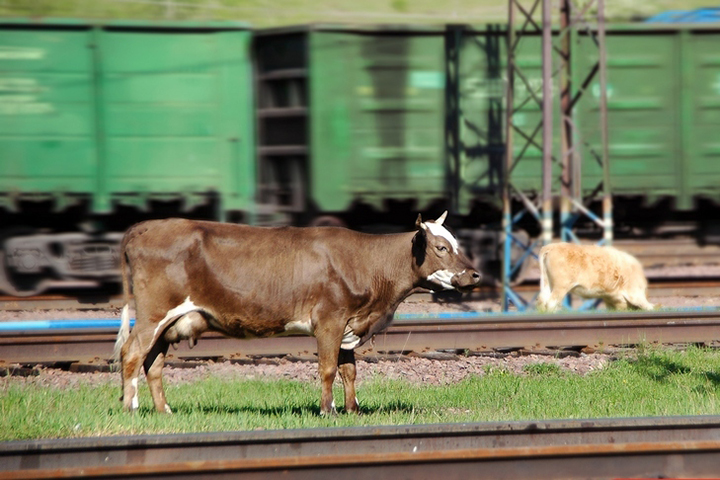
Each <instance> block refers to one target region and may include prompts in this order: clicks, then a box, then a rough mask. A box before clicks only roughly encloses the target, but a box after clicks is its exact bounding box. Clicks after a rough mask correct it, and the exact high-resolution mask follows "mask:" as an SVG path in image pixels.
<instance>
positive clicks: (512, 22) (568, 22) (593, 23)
mask: <svg viewBox="0 0 720 480" xmlns="http://www.w3.org/2000/svg"><path fill="white" fill-rule="evenodd" d="M523 4H529V8H526V6H525V5H523ZM576 4H577V2H575V1H573V0H560V29H559V31H557V32H554V31H553V28H552V9H551V2H550V0H533V1H532V2H523V1H522V0H509V8H508V36H507V38H508V47H507V53H508V57H507V58H508V61H507V97H506V98H507V108H506V114H507V116H506V139H507V140H506V141H507V149H506V159H505V162H504V172H503V233H504V251H503V268H502V282H503V298H502V303H503V310H504V311H507V310H508V309H509V307H510V303H511V302H512V304H514V305H515V306H516V307H517V309H518V310H521V311H522V310H525V309H526V308H527V307H528V306H529V304H530V302H529V301H527V300H525V299H523V298H522V297H520V296H519V295H518V294H517V293H516V292H515V291H514V290H513V288H512V279H513V277H514V276H515V275H516V274H517V272H519V271H521V270H522V269H523V268H524V265H525V264H526V262H527V261H528V260H529V259H530V258H531V257H535V258H537V250H538V249H539V247H541V246H542V245H545V244H547V243H550V242H551V241H552V239H553V238H554V236H555V229H554V225H553V219H554V208H555V206H556V205H557V204H558V203H559V208H560V212H559V219H560V224H559V231H560V235H559V236H560V238H561V239H562V240H563V241H573V242H579V241H580V239H579V238H578V235H577V234H576V233H575V231H574V227H575V225H576V222H577V221H578V219H579V218H581V217H582V216H587V217H588V218H589V219H590V220H591V221H592V222H594V223H596V224H597V225H598V226H599V227H600V228H601V229H602V230H603V237H602V240H601V241H600V242H601V243H604V244H610V243H611V242H612V227H613V224H612V197H611V193H610V170H609V161H608V130H607V96H606V81H607V74H606V53H605V25H604V0H588V1H585V2H584V3H583V4H582V5H580V6H577V5H576ZM538 8H540V16H541V22H540V24H538V22H537V21H536V17H537V16H538ZM591 17H592V18H591ZM518 19H519V20H521V25H520V26H519V27H518V25H517V24H516V22H517V20H518ZM538 35H540V36H541V57H542V75H541V82H540V86H539V87H538V85H537V82H533V81H532V78H531V77H530V76H529V75H528V74H527V72H526V71H525V70H524V67H523V65H522V64H521V63H520V62H518V52H519V51H520V45H521V43H522V41H523V40H524V39H526V38H528V37H532V36H534V37H537V36H538ZM580 40H584V41H586V42H587V41H588V40H591V41H592V42H593V43H594V45H595V46H596V47H597V53H598V59H597V62H595V63H594V65H591V67H590V69H589V70H587V71H582V67H581V65H580V62H578V61H577V60H576V57H575V56H573V47H574V46H576V45H577V44H578V42H579V41H580ZM556 57H559V61H558V62H557V63H559V67H558V68H557V69H555V70H553V63H554V62H553V60H554V59H555V58H556ZM555 77H559V79H558V81H557V83H556V82H555V81H554V78H555ZM593 81H599V89H598V90H599V92H598V94H599V98H598V100H599V106H598V111H599V118H598V120H597V123H596V124H595V127H596V128H599V129H600V140H599V142H598V143H599V145H598V144H592V143H591V142H590V141H589V140H588V137H589V135H588V134H587V133H588V130H590V129H591V127H592V125H582V126H581V125H578V120H577V117H578V116H577V115H576V111H577V109H578V103H579V102H580V101H581V100H583V99H584V98H585V97H589V96H590V95H588V94H587V91H588V88H589V86H590V85H591V84H592V82H593ZM553 85H558V87H557V88H558V90H559V93H560V99H559V100H560V102H559V103H560V115H559V119H560V125H559V127H560V128H559V138H560V142H559V150H560V151H559V155H554V152H553V150H554V145H553V126H554V124H553V120H554V116H553V109H554V108H556V107H555V103H554V101H553V100H554V99H553ZM518 87H521V88H518ZM586 101H589V100H586ZM528 104H530V105H532V104H537V106H538V107H539V109H540V110H541V112H542V116H541V118H540V119H539V121H538V122H536V123H531V124H526V123H522V122H517V121H516V118H517V117H518V116H519V115H518V112H519V111H520V110H521V109H523V108H526V109H527V105H528ZM540 132H542V134H541V135H540V139H538V136H539V133H540ZM516 141H517V144H516V143H515V142H516ZM516 147H518V148H516ZM533 150H535V151H541V152H542V185H541V188H540V189H537V186H535V187H534V188H533V189H531V190H528V188H527V185H521V184H520V182H517V181H516V176H515V175H514V173H515V172H516V171H517V169H518V164H519V163H520V162H521V161H523V160H524V159H526V157H527V154H528V152H529V151H533ZM583 152H586V153H589V155H586V156H588V157H591V159H586V161H588V160H593V161H596V162H598V164H599V165H600V167H601V169H602V172H603V174H602V180H601V182H600V184H599V185H597V186H596V187H595V188H593V189H588V188H587V186H585V187H584V186H583V185H582V178H583V177H582V165H583ZM554 165H555V166H554ZM558 171H559V175H558V173H557V172H558ZM558 190H559V191H558ZM588 192H589V193H588ZM600 194H601V195H602V210H603V212H602V218H600V216H598V215H596V214H595V213H593V212H592V211H591V210H590V208H589V207H588V204H589V203H590V202H592V201H594V200H596V199H597V197H598V195H600ZM555 199H558V200H559V202H556V201H554V200H555ZM516 205H520V208H519V210H518V211H513V209H514V208H517V207H516ZM528 215H530V216H531V217H532V218H534V220H535V221H537V223H538V227H539V231H540V235H539V237H538V238H536V239H535V240H534V241H533V240H524V239H523V237H522V235H518V231H519V229H518V225H519V223H520V222H521V221H522V220H523V219H524V218H525V217H527V216H528ZM514 247H515V248H519V250H520V251H521V252H522V254H521V255H520V256H519V258H518V259H517V260H516V261H515V262H513V261H512V251H513V248H514ZM568 302H569V300H567V299H566V305H569V303H568ZM593 303H594V302H593Z"/></svg>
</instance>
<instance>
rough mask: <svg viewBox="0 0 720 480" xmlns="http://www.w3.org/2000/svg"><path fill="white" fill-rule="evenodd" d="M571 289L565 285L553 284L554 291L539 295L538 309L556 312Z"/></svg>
mask: <svg viewBox="0 0 720 480" xmlns="http://www.w3.org/2000/svg"><path fill="white" fill-rule="evenodd" d="M569 291H570V287H568V286H565V285H553V287H552V291H551V292H550V293H549V294H548V293H547V292H545V295H542V294H541V295H540V296H538V310H541V311H546V312H554V311H556V310H557V309H558V308H560V305H561V304H562V301H563V298H565V295H567V294H568V292H569Z"/></svg>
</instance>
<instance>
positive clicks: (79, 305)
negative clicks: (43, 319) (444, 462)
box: [0, 277, 720, 311]
mask: <svg viewBox="0 0 720 480" xmlns="http://www.w3.org/2000/svg"><path fill="white" fill-rule="evenodd" d="M515 289H516V290H517V292H518V293H519V294H520V295H521V296H522V297H523V298H525V299H526V300H528V301H529V300H531V299H532V297H533V296H534V295H535V294H537V292H538V289H539V287H538V284H537V282H536V281H535V282H532V281H531V282H527V283H525V284H522V285H518V286H516V287H515ZM671 296H699V297H718V296H720V281H718V280H717V279H712V278H703V277H695V278H687V279H669V280H668V279H665V280H653V281H651V282H650V283H649V285H648V298H649V299H650V300H651V301H652V299H653V298H658V297H671ZM411 298H412V299H413V300H416V299H417V300H419V301H424V302H432V301H433V296H432V295H431V294H429V293H419V294H414V295H412V296H411ZM498 298H500V290H499V289H498V288H497V287H494V286H482V287H478V288H476V289H475V290H474V291H473V292H472V293H470V294H466V295H465V296H464V297H463V301H472V300H483V299H498ZM122 306H123V299H122V295H120V294H117V293H101V292H94V293H87V292H86V293H83V294H78V293H73V294H44V295H39V296H34V297H13V296H8V295H0V311H20V310H36V309H37V310H51V309H56V310H99V309H111V308H115V309H120V308H122Z"/></svg>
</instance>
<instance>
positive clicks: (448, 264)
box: [413, 212, 481, 290]
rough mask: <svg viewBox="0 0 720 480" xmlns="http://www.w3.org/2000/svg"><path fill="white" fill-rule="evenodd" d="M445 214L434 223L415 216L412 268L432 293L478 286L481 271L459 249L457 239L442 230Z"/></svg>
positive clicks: (445, 229) (445, 230)
mask: <svg viewBox="0 0 720 480" xmlns="http://www.w3.org/2000/svg"><path fill="white" fill-rule="evenodd" d="M446 216H447V212H445V213H443V214H442V215H440V218H438V219H437V220H434V221H433V220H428V221H427V222H423V221H422V217H421V216H420V215H418V218H417V221H416V222H415V227H416V228H417V230H418V232H417V233H416V234H415V237H413V257H414V259H415V268H416V269H417V270H418V273H419V275H420V277H421V278H423V279H424V280H423V281H422V286H424V287H426V288H430V289H432V290H443V289H445V290H453V289H457V290H469V289H472V288H473V287H474V286H476V285H477V284H478V283H480V279H481V275H480V272H478V271H477V270H475V268H473V266H472V263H471V262H470V260H469V259H468V258H467V257H466V256H465V254H463V252H462V251H461V250H460V245H459V244H458V241H457V239H456V238H455V237H454V236H453V234H452V233H450V231H449V230H448V229H447V228H445V227H443V222H444V221H445V217H446Z"/></svg>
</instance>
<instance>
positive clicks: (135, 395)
mask: <svg viewBox="0 0 720 480" xmlns="http://www.w3.org/2000/svg"><path fill="white" fill-rule="evenodd" d="M130 384H131V385H132V386H133V388H134V389H135V392H134V393H133V397H132V401H131V403H130V407H131V408H132V409H133V410H137V409H138V407H139V406H140V402H139V401H138V379H137V378H133V379H132V380H130Z"/></svg>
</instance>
